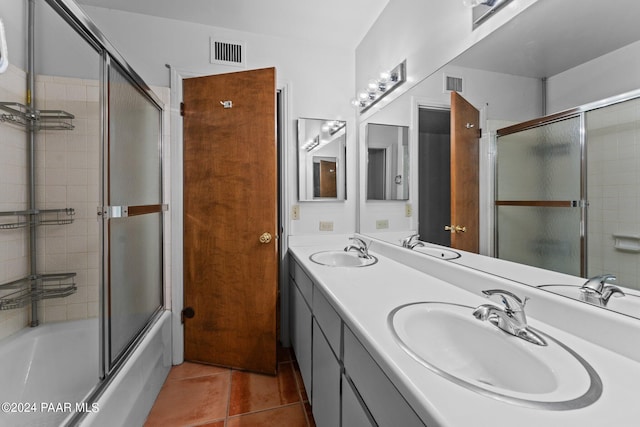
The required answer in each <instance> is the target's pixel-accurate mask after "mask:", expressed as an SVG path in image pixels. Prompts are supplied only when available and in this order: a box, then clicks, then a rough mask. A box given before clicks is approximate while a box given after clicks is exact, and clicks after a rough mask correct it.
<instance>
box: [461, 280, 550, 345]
mask: <svg viewBox="0 0 640 427" xmlns="http://www.w3.org/2000/svg"><path fill="white" fill-rule="evenodd" d="M482 293H483V294H484V295H485V296H487V297H488V298H490V297H492V296H494V295H496V296H499V297H500V300H501V302H502V305H503V307H498V306H496V305H493V304H482V305H480V306H478V307H476V309H475V310H473V316H474V317H475V318H476V319H479V320H487V321H489V323H491V324H493V325H495V326H497V327H498V328H500V329H502V330H503V331H505V332H506V333H508V334H511V335H514V336H516V337H518V338H522V339H523V340H526V341H529V342H531V343H533V344H537V345H542V346H546V345H547V342H546V341H545V340H544V338H542V337H541V336H540V335H538V334H537V333H535V332H533V331H532V330H531V329H529V327H528V326H527V317H526V315H525V314H524V306H525V305H526V303H527V300H528V298H525V299H524V301H522V300H521V299H520V298H519V297H518V296H516V295H515V294H512V293H511V292H509V291H505V290H502V289H490V290H486V291H482Z"/></svg>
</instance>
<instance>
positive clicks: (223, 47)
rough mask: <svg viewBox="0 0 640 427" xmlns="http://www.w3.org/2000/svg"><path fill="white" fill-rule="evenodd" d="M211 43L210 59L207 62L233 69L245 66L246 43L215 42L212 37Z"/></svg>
mask: <svg viewBox="0 0 640 427" xmlns="http://www.w3.org/2000/svg"><path fill="white" fill-rule="evenodd" d="M210 41H211V58H210V60H209V62H211V63H212V64H222V65H231V66H234V67H245V66H246V55H247V49H246V43H244V42H237V41H230V40H216V39H214V38H213V37H212V38H211V39H210Z"/></svg>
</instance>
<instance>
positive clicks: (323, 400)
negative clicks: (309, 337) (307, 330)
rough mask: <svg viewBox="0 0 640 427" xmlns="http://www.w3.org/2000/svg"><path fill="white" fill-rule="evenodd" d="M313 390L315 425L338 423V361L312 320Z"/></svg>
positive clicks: (321, 426)
mask: <svg viewBox="0 0 640 427" xmlns="http://www.w3.org/2000/svg"><path fill="white" fill-rule="evenodd" d="M312 365H313V367H312V372H313V385H312V387H313V390H312V392H311V409H312V410H313V418H314V419H315V422H316V426H317V427H336V426H339V425H340V363H339V362H338V360H337V359H336V357H335V355H334V354H333V351H331V348H330V347H329V343H328V342H327V340H325V338H324V335H323V334H322V331H320V328H319V327H318V323H317V322H313V364H312Z"/></svg>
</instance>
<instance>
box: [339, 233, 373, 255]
mask: <svg viewBox="0 0 640 427" xmlns="http://www.w3.org/2000/svg"><path fill="white" fill-rule="evenodd" d="M349 240H353V242H354V243H355V245H347V246H346V247H345V248H344V251H345V252H349V251H356V252H358V253H359V255H358V256H359V257H360V258H366V259H370V258H371V255H369V245H367V243H366V242H365V241H364V240H362V239H361V238H359V237H349Z"/></svg>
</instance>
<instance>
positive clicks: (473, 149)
mask: <svg viewBox="0 0 640 427" xmlns="http://www.w3.org/2000/svg"><path fill="white" fill-rule="evenodd" d="M479 144H480V112H479V111H478V110H477V109H476V108H474V106H473V105H471V104H470V103H469V102H468V101H467V100H465V99H464V98H463V97H462V96H460V95H459V94H458V93H457V92H451V224H449V227H451V247H452V248H456V249H461V250H464V251H469V252H476V253H477V252H478V250H479V242H480V234H479V225H480V221H479V209H480V208H479V205H480V202H479V200H480V194H479V193H480V186H479V160H480V158H479Z"/></svg>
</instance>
